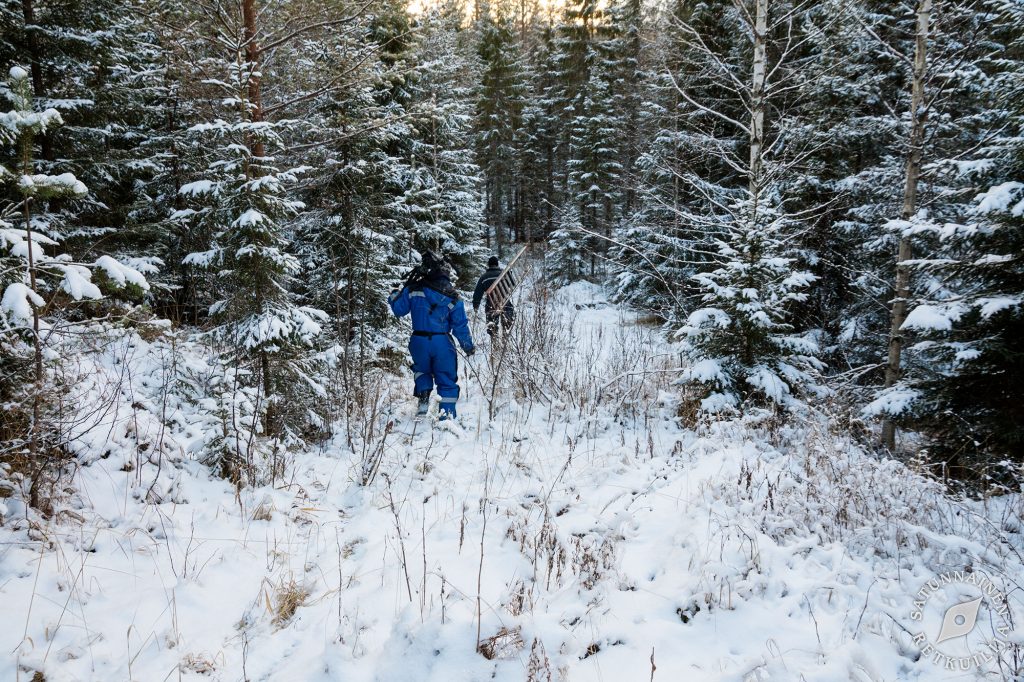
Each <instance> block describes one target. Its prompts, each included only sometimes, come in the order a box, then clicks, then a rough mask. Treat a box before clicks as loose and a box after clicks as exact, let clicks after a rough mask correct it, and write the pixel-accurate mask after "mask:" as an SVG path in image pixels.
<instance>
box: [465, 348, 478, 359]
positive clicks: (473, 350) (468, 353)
mask: <svg viewBox="0 0 1024 682" xmlns="http://www.w3.org/2000/svg"><path fill="white" fill-rule="evenodd" d="M465 353H466V357H467V358H471V357H473V354H474V353H476V347H475V346H470V347H469V348H467V349H466V350H465Z"/></svg>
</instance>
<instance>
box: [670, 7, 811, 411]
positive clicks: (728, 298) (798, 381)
mask: <svg viewBox="0 0 1024 682" xmlns="http://www.w3.org/2000/svg"><path fill="white" fill-rule="evenodd" d="M810 11H811V10H809V9H808V8H807V6H806V5H804V6H794V5H792V4H791V3H787V2H783V1H779V0H752V1H751V2H749V3H744V4H743V5H742V6H736V7H733V8H731V9H729V10H727V14H726V15H725V16H726V18H727V21H728V22H729V23H730V24H731V25H732V31H731V32H730V33H729V34H728V35H733V36H738V37H739V38H738V39H739V40H741V41H743V42H748V44H749V45H750V46H751V47H752V50H751V51H750V52H747V51H745V50H738V49H734V50H727V51H725V52H724V53H720V52H718V51H716V49H715V48H713V47H712V44H711V43H710V42H709V40H710V38H711V36H706V35H705V34H704V33H703V32H702V28H701V27H700V26H698V25H694V24H691V23H690V22H689V19H687V18H686V17H676V18H675V20H676V21H677V22H678V27H679V29H680V34H681V36H682V37H683V39H684V40H685V41H686V47H687V48H688V52H687V55H686V57H687V59H690V60H694V62H693V66H694V67H695V68H693V74H694V78H695V82H697V83H701V82H703V83H704V85H705V87H709V86H713V85H714V84H716V83H717V84H718V85H719V86H720V91H721V92H725V93H729V92H732V93H734V97H736V98H737V99H738V101H737V102H733V103H732V107H733V108H734V109H735V108H739V109H740V110H741V111H744V112H745V114H746V116H745V118H746V120H745V121H741V120H739V118H737V116H736V115H734V114H731V113H730V110H729V109H725V110H721V109H714V108H711V107H710V106H709V105H708V104H707V103H704V102H701V101H698V100H697V99H696V98H695V97H694V96H693V95H692V94H691V93H690V92H689V91H688V90H687V85H688V84H687V83H679V82H676V83H675V85H676V87H677V91H678V92H679V94H680V96H681V97H682V99H683V100H685V101H686V102H687V103H688V104H689V106H690V107H692V109H693V110H695V111H696V112H699V114H700V116H702V117H706V118H707V119H709V120H711V119H713V120H715V121H716V124H715V125H717V124H718V123H721V122H724V123H726V124H728V125H727V126H726V128H725V130H724V132H725V133H726V135H727V136H725V137H719V139H721V140H722V142H721V143H719V144H720V147H721V149H722V153H723V154H724V155H725V158H726V159H727V161H728V163H729V164H730V165H731V166H732V167H733V169H734V170H735V172H736V175H735V176H734V179H733V180H732V183H731V184H733V186H734V187H736V189H729V190H726V191H725V192H716V191H708V188H707V186H706V185H702V186H700V187H699V189H700V190H701V191H704V192H706V205H707V211H706V215H707V216H715V217H717V220H718V226H717V227H716V228H715V229H717V230H720V231H721V235H722V236H721V237H719V238H718V239H717V245H718V247H717V251H718V252H717V254H716V256H715V258H714V263H715V265H714V266H712V268H711V269H710V270H709V271H706V272H701V273H699V274H698V275H696V276H695V277H694V280H695V282H696V284H697V286H698V290H699V292H700V296H701V307H700V308H698V309H697V310H695V311H693V312H692V313H691V314H690V315H689V317H688V319H687V322H686V324H685V325H683V327H682V328H681V329H680V330H679V333H680V335H681V336H683V338H684V339H685V343H686V347H687V353H688V356H689V359H690V362H691V366H690V367H689V368H687V369H686V370H685V371H684V373H683V377H682V381H683V383H684V385H685V386H686V387H687V389H688V391H689V392H690V396H689V397H690V398H691V399H696V400H699V407H700V409H701V410H702V411H704V412H707V413H712V414H717V413H728V412H732V411H735V410H737V409H738V408H739V409H744V410H746V409H748V408H750V407H762V406H763V407H769V408H773V409H774V408H791V407H794V406H796V405H798V404H799V398H800V397H801V394H803V393H805V392H808V391H815V390H817V381H816V378H815V374H816V372H817V370H819V369H820V368H821V363H820V362H819V361H818V360H817V358H816V355H817V353H818V348H817V345H816V343H815V342H814V341H813V340H812V339H811V338H810V337H809V336H808V335H807V334H806V333H800V330H797V329H795V328H794V327H793V326H792V324H791V322H792V309H793V306H794V304H796V303H799V302H801V301H803V300H804V299H805V298H806V296H807V293H806V288H807V287H808V286H809V285H810V284H811V282H812V281H813V279H814V278H813V276H812V275H811V274H810V273H808V272H805V271H804V270H803V269H801V268H800V267H799V256H800V254H799V252H796V251H794V249H793V248H792V246H791V243H792V241H793V237H794V235H795V234H797V233H798V230H799V228H800V221H799V217H798V216H795V215H792V214H789V213H788V212H787V210H786V196H785V195H783V194H782V191H783V190H784V188H785V187H786V186H787V180H788V177H787V174H788V173H790V172H792V165H793V160H794V159H793V157H792V156H787V155H788V154H793V153H794V150H788V149H787V146H786V144H785V143H784V141H785V140H786V137H787V135H788V134H789V133H790V131H791V130H792V128H793V127H794V126H796V125H797V124H798V121H795V120H792V119H789V118H785V117H783V116H782V115H781V113H776V115H775V117H774V118H769V112H779V111H780V110H779V109H778V108H777V107H780V106H781V105H782V101H781V100H779V99H777V98H778V97H779V96H780V94H782V93H785V92H786V91H787V87H786V86H787V85H792V83H793V79H795V78H797V77H798V74H797V70H796V69H794V68H793V65H791V64H789V63H787V62H786V61H785V56H786V55H787V54H788V53H787V51H785V50H781V51H776V49H775V48H777V47H778V45H779V44H777V43H776V41H778V40H782V41H785V40H787V39H788V38H789V37H791V36H792V31H793V30H794V26H795V25H798V24H799V23H800V22H802V21H805V20H806V18H807V16H808V14H809V12H810ZM741 44H742V43H741ZM769 55H781V57H775V58H774V59H772V58H771V57H770V56H769ZM769 74H771V75H772V76H773V78H774V79H775V80H773V81H771V82H770V81H769ZM769 85H770V86H771V87H769ZM716 133H717V134H718V135H719V136H721V134H722V132H720V131H719V130H718V129H713V130H712V131H711V132H710V133H709V136H711V135H714V134H716ZM737 138H739V139H743V138H745V139H746V144H745V145H743V146H742V147H739V149H740V150H742V152H745V153H742V152H741V153H737V152H736V151H735V150H736V147H734V148H733V149H729V141H730V140H732V141H738V140H737ZM744 181H745V182H744ZM725 182H727V180H726V181H723V184H725ZM740 183H743V184H740ZM744 185H745V186H744ZM741 192H742V193H741ZM736 195H739V196H741V198H740V199H739V200H736V199H732V198H731V197H733V196H736ZM703 220H704V221H706V222H711V220H710V219H709V218H708V217H705V218H703Z"/></svg>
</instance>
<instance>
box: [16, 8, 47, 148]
mask: <svg viewBox="0 0 1024 682" xmlns="http://www.w3.org/2000/svg"><path fill="white" fill-rule="evenodd" d="M21 16H22V19H23V20H24V21H25V44H26V47H28V59H29V71H30V72H31V74H32V92H33V93H34V94H35V96H36V97H43V96H45V94H46V90H45V88H44V87H43V67H42V64H41V61H40V55H39V43H38V42H37V41H36V29H35V28H30V27H34V26H35V23H36V13H35V7H34V5H33V4H32V0H21ZM39 145H40V147H42V155H43V159H44V160H46V161H53V159H54V155H53V144H52V143H51V142H50V136H49V135H47V134H46V133H45V132H43V133H42V134H41V135H39Z"/></svg>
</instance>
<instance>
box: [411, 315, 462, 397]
mask: <svg viewBox="0 0 1024 682" xmlns="http://www.w3.org/2000/svg"><path fill="white" fill-rule="evenodd" d="M409 354H410V355H412V373H413V377H414V379H415V382H416V393H422V392H423V391H429V390H431V389H432V388H433V387H434V384H437V394H438V395H439V396H441V413H442V416H447V417H455V403H456V402H457V401H458V399H459V384H458V379H459V360H458V356H456V354H455V342H454V341H452V337H451V336H449V335H448V334H434V335H433V336H417V335H415V334H414V335H413V336H412V337H411V338H410V339H409Z"/></svg>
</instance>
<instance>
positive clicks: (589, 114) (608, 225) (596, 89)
mask: <svg viewBox="0 0 1024 682" xmlns="http://www.w3.org/2000/svg"><path fill="white" fill-rule="evenodd" d="M602 57H603V58H602V59H601V61H600V62H599V63H598V64H597V65H596V66H595V68H594V69H593V73H592V75H591V78H590V80H589V81H588V82H587V85H586V89H585V92H584V94H583V95H582V96H581V97H580V99H579V100H578V101H577V109H578V110H579V114H578V115H577V116H576V117H575V118H574V119H573V121H572V123H571V125H570V137H569V139H570V145H571V148H572V153H571V158H570V159H569V161H568V169H569V174H568V187H567V190H568V192H567V193H568V197H567V201H571V202H573V203H575V204H576V206H577V207H578V215H579V221H580V229H582V231H583V234H582V235H580V239H579V241H580V243H581V245H582V246H583V248H584V252H585V254H586V256H587V260H588V261H589V265H588V268H587V274H588V275H589V276H590V277H595V276H597V274H598V270H599V267H598V266H599V260H598V259H599V258H600V270H601V272H604V261H605V255H606V254H607V252H608V248H609V244H610V243H611V239H612V232H613V230H614V229H615V226H616V224H617V221H618V218H619V217H620V215H621V212H620V209H621V201H622V194H621V185H620V182H621V173H622V163H621V160H620V151H619V136H620V135H621V134H622V132H623V131H622V121H621V119H620V118H619V117H618V112H617V111H616V108H617V107H616V104H617V101H616V98H617V93H616V89H615V83H614V70H613V67H614V65H613V64H610V63H609V61H608V59H607V58H606V55H602ZM561 229H563V230H564V229H567V226H566V225H562V227H561Z"/></svg>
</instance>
